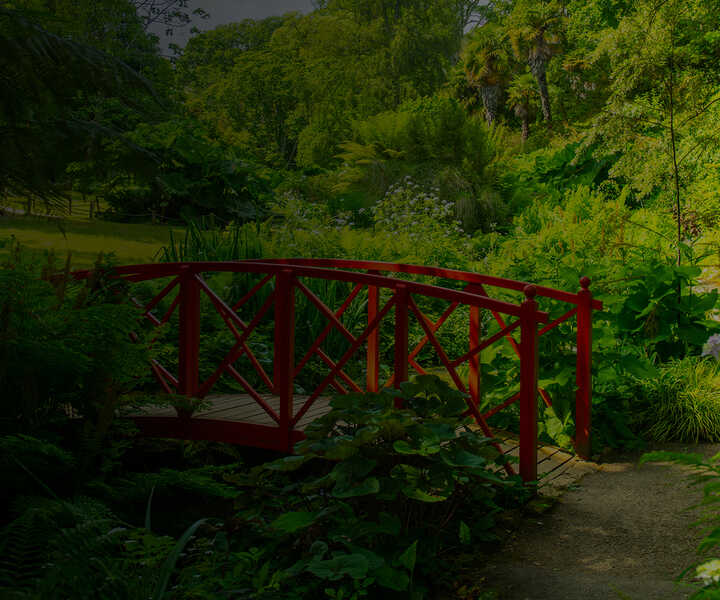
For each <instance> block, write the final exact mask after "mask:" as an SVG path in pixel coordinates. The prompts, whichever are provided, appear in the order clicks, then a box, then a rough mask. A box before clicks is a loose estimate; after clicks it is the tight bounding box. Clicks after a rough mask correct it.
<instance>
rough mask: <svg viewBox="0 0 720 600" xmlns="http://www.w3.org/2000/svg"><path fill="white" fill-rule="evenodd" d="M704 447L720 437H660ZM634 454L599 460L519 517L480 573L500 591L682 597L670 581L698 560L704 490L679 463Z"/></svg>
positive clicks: (602, 597) (513, 599)
mask: <svg viewBox="0 0 720 600" xmlns="http://www.w3.org/2000/svg"><path fill="white" fill-rule="evenodd" d="M653 449H666V450H673V451H692V452H702V453H703V454H705V455H707V456H711V455H713V454H715V453H717V452H718V451H720V445H710V444H708V445H701V446H691V447H688V446H687V445H680V444H673V445H670V444H665V445H663V446H662V447H656V448H653ZM639 456H640V454H637V455H624V456H617V457H614V458H613V459H612V460H611V461H609V462H605V463H603V464H600V465H598V467H597V470H596V471H595V472H592V473H590V474H588V475H586V476H585V477H583V478H582V479H581V480H580V481H579V482H577V483H576V484H574V485H573V486H571V488H570V489H569V490H568V491H567V492H566V493H565V494H564V495H562V496H561V497H560V498H559V500H558V501H557V503H556V504H555V505H554V506H553V507H552V508H551V509H549V510H548V511H547V512H546V513H544V514H542V515H541V516H534V517H532V518H529V519H527V520H525V522H524V523H523V524H522V525H521V527H520V529H519V530H518V531H516V532H514V534H513V535H512V536H511V537H510V539H509V540H508V542H507V543H506V544H505V547H504V549H503V552H502V554H498V555H496V556H495V557H494V558H493V559H491V560H490V562H489V564H488V565H487V568H486V569H483V573H482V575H483V576H485V577H486V578H487V581H488V583H489V584H491V585H492V586H493V587H494V588H497V589H498V590H502V593H501V595H500V598H501V599H502V600H580V599H582V600H611V599H623V600H666V599H667V600H678V599H683V598H687V597H688V596H689V594H690V591H691V590H690V588H688V587H687V586H686V585H683V584H678V583H676V582H675V581H674V580H675V578H676V577H677V576H678V575H679V574H680V573H681V572H682V571H683V569H685V568H686V567H688V566H690V565H692V564H693V563H694V562H695V561H696V560H697V554H696V547H697V544H698V542H699V540H700V537H701V535H700V531H699V530H698V529H697V528H694V527H692V523H693V522H694V521H695V520H696V518H697V516H698V513H697V512H695V511H691V510H689V509H688V507H690V506H691V505H693V504H695V503H697V502H698V501H699V499H700V497H701V489H700V488H698V487H695V486H688V483H687V479H686V477H687V470H685V468H683V467H680V466H677V465H659V464H645V465H642V466H638V464H637V460H638V458H639Z"/></svg>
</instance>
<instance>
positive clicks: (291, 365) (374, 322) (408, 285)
mask: <svg viewBox="0 0 720 600" xmlns="http://www.w3.org/2000/svg"><path fill="white" fill-rule="evenodd" d="M358 271H362V272H358ZM212 272H230V273H249V274H255V275H258V276H260V277H261V280H260V281H259V283H257V284H255V285H253V286H252V288H251V289H250V291H248V292H247V293H246V294H245V296H243V298H242V300H241V301H240V302H238V303H237V304H236V305H235V306H232V307H231V306H229V305H228V304H226V303H225V301H224V300H223V299H222V298H221V297H220V296H218V295H217V293H216V292H214V291H213V290H212V289H211V288H210V286H209V285H208V283H207V282H206V281H205V280H204V279H203V277H202V274H203V273H212ZM90 273H91V272H90V271H77V272H75V273H74V276H75V277H76V278H78V279H82V278H85V277H88V276H89V275H90ZM115 273H116V276H117V277H120V278H122V279H123V280H125V281H128V282H141V281H149V280H153V279H163V278H168V277H172V278H173V279H172V281H170V282H169V283H168V284H166V285H164V286H163V288H162V290H161V291H160V292H159V293H158V294H157V295H156V296H155V297H154V298H153V299H152V300H151V301H150V302H149V303H147V304H144V305H143V304H141V303H139V302H137V304H138V305H139V306H141V307H142V311H143V312H142V314H143V317H145V318H147V319H148V320H150V321H151V322H152V323H153V324H154V325H160V324H162V323H166V322H167V321H168V319H169V318H170V316H171V314H172V313H173V311H174V310H175V308H177V309H178V311H179V325H180V330H179V351H178V373H177V377H174V376H173V375H172V373H170V371H169V370H168V369H166V368H165V367H163V366H162V365H161V364H160V363H159V362H157V361H153V364H152V371H153V373H154V375H155V376H156V378H157V379H158V380H159V381H160V383H161V385H162V386H163V388H164V389H165V390H166V391H169V390H172V388H173V387H174V388H175V389H176V390H177V391H178V393H180V394H183V395H186V396H191V397H202V396H205V395H206V394H208V393H209V392H210V391H211V389H212V387H213V386H214V385H215V383H216V382H217V381H218V379H219V378H220V377H221V376H222V375H223V374H227V375H229V376H231V377H232V378H234V379H235V380H236V381H237V382H238V383H240V385H242V386H243V388H244V389H245V390H246V391H247V392H248V394H249V395H250V397H251V398H252V399H253V400H254V401H255V402H256V403H257V404H258V406H259V407H260V408H261V409H262V411H264V412H265V413H267V414H268V415H269V416H270V417H271V419H272V422H274V423H276V424H277V427H266V426H260V425H251V424H237V425H238V428H237V429H236V431H237V432H241V434H242V436H243V439H237V437H235V438H233V436H232V434H231V431H235V430H233V429H232V428H231V427H229V426H228V425H227V423H226V422H223V423H222V424H220V422H213V421H211V420H207V419H205V420H202V419H191V418H190V415H189V414H184V415H179V416H180V417H181V421H182V425H181V426H180V425H173V424H172V422H171V420H168V419H167V418H164V419H165V420H164V421H163V423H164V424H163V425H158V422H157V419H156V424H155V425H153V427H159V429H156V432H164V433H165V434H168V433H170V434H174V435H177V436H179V437H203V438H204V439H221V440H223V441H235V442H239V443H243V442H245V443H252V444H254V445H260V446H263V447H273V448H278V449H285V450H289V449H290V448H291V447H292V444H293V443H294V442H295V441H297V440H298V439H300V438H301V437H302V432H301V431H299V430H298V429H297V427H296V426H297V425H298V422H299V421H300V419H301V418H302V417H303V416H304V415H305V414H306V412H307V410H308V409H309V408H310V407H311V406H312V404H313V403H314V402H315V400H316V399H317V398H318V397H320V395H321V394H323V393H324V392H325V390H326V389H327V387H328V386H332V387H334V388H335V390H336V391H337V392H339V393H346V392H347V391H348V390H350V391H353V390H359V389H362V386H359V385H358V384H357V383H356V382H355V381H353V380H352V378H351V377H350V376H349V375H348V374H347V373H346V372H345V371H344V367H345V365H346V364H348V362H349V361H350V359H351V358H352V357H353V355H354V354H355V353H356V352H357V350H358V349H359V348H360V347H361V346H363V345H364V344H367V354H366V361H365V363H366V376H365V385H364V388H365V389H366V390H367V391H378V390H379V389H380V381H379V371H380V362H379V356H380V337H379V326H380V323H381V322H382V321H383V319H385V318H386V317H387V315H389V314H390V312H393V313H394V323H395V324H394V369H393V375H392V377H391V378H390V379H389V380H388V381H387V382H386V385H394V386H395V387H398V386H399V385H400V383H402V382H403V381H406V380H407V379H408V376H409V373H408V371H409V367H413V368H414V369H415V370H416V371H418V372H420V373H422V372H424V370H423V368H422V366H421V365H420V364H419V363H418V362H417V356H418V354H419V352H420V350H421V349H422V348H423V347H424V346H425V345H427V344H430V346H431V347H432V348H433V349H434V350H435V352H436V353H437V355H438V357H439V359H440V362H441V364H442V365H443V366H444V367H445V368H446V369H447V371H448V373H449V374H450V377H451V378H452V379H453V381H454V382H455V384H456V385H457V387H458V388H459V389H461V390H463V391H465V392H467V393H468V394H469V399H468V409H467V411H466V414H468V415H471V416H472V417H473V418H474V419H475V421H476V422H477V423H478V425H479V426H480V427H481V428H482V430H483V431H484V432H485V433H486V434H487V435H489V436H491V435H492V432H491V431H490V428H489V426H488V425H487V419H488V418H489V417H490V416H491V415H492V414H494V413H495V412H496V411H497V410H499V409H497V408H496V409H493V410H490V411H488V412H486V413H484V414H483V413H481V412H480V409H479V400H480V368H479V354H480V352H481V351H482V350H483V349H484V348H486V347H488V346H489V345H491V344H493V343H495V342H497V341H500V340H502V339H503V338H504V339H507V340H508V341H509V342H510V344H511V345H512V347H513V349H514V350H515V352H516V353H517V355H518V357H519V358H520V392H519V393H518V394H515V395H514V396H513V397H511V398H509V399H508V400H507V401H506V402H505V403H503V404H502V405H501V407H503V408H504V407H506V406H509V405H510V404H512V403H514V402H515V401H517V402H519V406H520V474H521V476H522V478H523V479H524V480H525V481H532V480H535V479H536V478H537V464H536V446H537V404H536V402H537V396H538V392H539V393H540V395H541V396H542V397H543V399H544V400H545V401H546V402H548V403H549V401H550V399H549V396H548V395H547V393H546V392H545V391H544V390H542V389H539V388H538V386H537V380H538V367H537V365H538V351H537V343H538V338H539V337H540V336H541V335H543V334H544V333H546V332H547V331H549V330H550V329H552V328H555V327H557V326H558V325H559V324H560V323H561V322H563V321H565V320H568V319H570V318H571V317H573V316H577V376H576V378H577V394H576V431H577V433H576V440H575V443H576V449H577V451H578V453H579V454H580V455H582V456H585V457H587V456H588V454H589V452H590V396H591V376H590V367H591V343H592V338H591V331H592V329H591V328H592V311H593V310H598V309H601V308H602V303H600V302H598V301H597V300H594V299H593V298H592V295H591V293H590V291H589V284H590V281H589V279H587V278H583V279H582V280H581V286H582V289H581V290H580V292H578V293H577V294H573V293H570V292H565V291H561V290H555V289H552V288H547V287H542V286H534V285H531V284H527V283H524V282H518V281H512V280H508V279H502V278H498V277H490V276H486V275H480V274H477V273H468V272H464V271H458V270H455V269H443V268H438V267H426V266H419V265H405V264H394V263H385V262H376V261H355V260H335V259H304V258H293V259H259V260H245V261H232V262H184V263H162V264H146V265H130V266H122V267H118V268H116V269H115ZM395 273H403V274H407V275H420V276H430V277H435V278H442V279H449V280H455V281H461V282H465V283H466V284H467V285H466V286H465V289H463V290H456V289H449V288H446V287H441V286H438V285H431V284H427V283H419V282H417V281H411V280H406V279H398V278H394V277H391V276H389V275H392V274H395ZM301 278H302V279H323V280H333V281H341V282H347V283H351V284H353V289H352V292H351V293H350V295H349V296H348V298H347V299H346V300H345V302H344V303H343V305H342V306H341V307H340V308H339V309H337V310H335V309H332V308H330V307H328V306H326V305H325V304H324V302H323V301H322V300H321V299H320V298H318V297H317V296H316V295H315V294H314V293H313V292H312V291H311V290H310V289H309V288H307V287H306V286H305V285H304V284H303V283H302V282H301V281H300V279H301ZM272 282H274V287H273V290H272V292H271V293H270V295H269V296H268V297H267V298H266V299H265V300H264V302H263V303H262V306H261V307H260V309H259V310H258V312H257V313H256V314H255V315H254V317H253V318H252V319H251V321H250V322H248V323H246V322H245V321H243V320H242V319H241V318H240V316H239V314H237V312H236V311H237V310H239V308H240V307H241V306H242V305H245V303H246V302H247V301H248V300H249V299H250V298H252V297H253V296H254V295H255V294H257V293H258V292H259V291H260V290H261V289H263V288H264V287H265V285H267V284H270V283H272ZM484 286H491V287H500V288H504V289H509V290H515V291H522V292H524V294H525V299H524V300H523V301H522V302H521V303H519V304H515V303H512V302H507V301H503V300H498V299H495V298H491V297H489V296H488V295H487V293H486V291H485V287H484ZM363 288H367V325H366V327H365V328H364V330H363V332H362V333H361V334H360V335H358V336H355V335H353V334H352V333H351V332H350V331H349V330H348V329H346V328H345V326H344V325H343V323H342V321H341V317H342V315H343V313H344V312H345V310H346V308H347V307H348V306H349V305H350V304H351V303H352V301H353V300H354V298H355V297H356V296H357V295H358V293H359V292H360V291H362V289H363ZM381 289H385V290H387V291H389V292H390V298H389V300H387V301H386V302H385V304H384V305H381V302H380V293H379V292H380V290H381ZM175 290H177V291H176V294H177V295H176V296H175V298H174V300H173V301H172V303H171V304H170V307H169V308H168V309H167V311H166V312H165V314H164V315H163V316H162V319H159V318H158V317H156V316H155V315H153V314H152V311H153V310H154V309H155V308H156V307H157V306H158V305H159V303H160V302H161V301H162V300H163V299H164V298H166V297H168V296H169V297H170V298H172V296H171V293H172V292H173V291H175ZM297 291H299V292H300V294H301V295H303V296H304V297H306V298H307V299H308V300H309V301H310V302H311V303H312V304H313V305H314V306H315V307H316V308H318V311H319V312H320V314H321V315H323V316H324V317H325V318H326V319H327V320H328V324H327V326H326V327H325V328H324V330H323V332H322V333H321V334H320V336H319V337H318V338H317V339H316V340H315V341H314V342H313V343H312V345H311V346H310V349H309V350H308V351H307V353H306V354H305V356H304V357H303V359H302V360H301V361H300V362H299V363H298V364H297V365H296V364H295V341H296V340H295V314H294V312H295V303H296V300H295V296H296V292H297ZM203 294H205V295H206V296H208V298H209V299H210V301H211V304H212V306H213V307H214V308H215V310H216V311H217V312H218V313H219V314H220V316H221V317H222V319H223V321H224V322H225V324H226V325H227V326H228V328H229V329H230V331H231V332H232V334H233V336H234V337H235V345H234V346H233V347H232V349H231V350H230V351H229V352H228V354H227V355H226V356H225V358H224V359H223V360H222V361H221V363H220V365H219V366H218V367H217V368H216V369H215V371H214V372H213V374H212V375H211V376H210V377H209V378H208V379H206V380H205V381H201V380H200V364H199V361H200V358H199V346H200V339H201V329H200V316H201V315H200V312H201V297H202V295H203ZM384 296H387V294H385V295H384ZM413 296H425V297H429V298H435V299H440V300H444V301H446V302H449V303H450V305H449V307H448V309H447V310H445V311H444V312H443V314H442V316H441V317H440V318H439V319H438V320H437V321H435V322H433V321H431V320H430V319H429V318H428V317H426V316H425V315H424V314H423V313H422V312H421V310H420V308H419V306H418V304H417V303H416V302H415V300H414V299H413ZM537 296H540V297H547V298H552V299H555V300H559V301H563V302H567V303H569V304H571V305H572V306H573V308H572V309H571V310H569V311H568V312H567V313H566V314H565V315H563V316H562V317H560V318H559V319H555V320H554V321H553V322H552V323H550V324H549V325H547V326H545V327H544V328H543V329H542V330H538V324H540V323H548V321H549V317H548V314H547V313H546V312H543V311H541V310H539V309H538V304H537V301H536V297H537ZM168 300H169V298H168ZM459 306H468V307H469V313H470V319H469V325H468V340H469V348H468V352H466V353H464V354H463V355H462V356H461V357H459V358H451V357H449V356H448V355H447V354H446V352H445V350H444V349H443V347H442V344H441V343H440V342H439V340H438V339H437V337H436V335H435V334H436V332H437V331H438V329H439V328H440V327H441V326H442V324H443V323H444V322H445V320H446V319H447V318H448V317H449V316H450V315H451V314H452V313H453V312H454V311H455V309H456V308H458V307H459ZM273 307H274V317H273V318H274V352H273V373H272V378H270V377H269V376H268V375H267V374H266V373H265V371H264V369H263V367H262V366H261V364H260V362H259V361H258V360H257V358H256V357H255V356H254V355H253V352H252V350H251V348H250V346H249V345H248V343H247V340H248V338H249V337H250V336H251V335H252V333H253V331H254V330H255V328H256V327H257V326H258V324H259V323H260V321H261V320H262V319H263V318H264V316H265V315H266V314H267V313H268V312H269V311H270V308H273ZM482 310H488V311H490V312H491V313H492V315H493V316H494V317H495V319H496V320H497V322H498V324H499V325H500V331H499V332H498V333H496V334H495V335H493V336H490V337H489V338H487V339H485V340H482V339H481V328H480V312H481V311H482ZM411 317H412V318H414V319H416V320H417V321H418V322H419V323H420V325H421V327H422V329H423V331H424V334H425V335H424V337H423V339H422V340H421V342H420V343H419V344H418V345H417V346H416V347H415V348H414V349H412V348H410V345H409V320H410V318H411ZM507 317H511V318H514V319H516V320H515V321H513V322H511V323H509V324H508V323H506V322H505V318H507ZM332 329H336V330H337V331H339V332H340V333H341V335H343V336H344V337H345V338H346V339H347V340H348V342H349V344H350V347H349V349H348V350H347V351H346V352H345V353H344V354H343V356H342V357H340V358H339V359H334V358H332V357H330V356H328V355H327V354H326V353H325V352H324V351H323V349H322V347H321V346H322V342H323V340H324V339H325V337H326V336H327V335H328V333H329V332H330V331H331V330H332ZM514 329H519V330H520V341H519V343H518V342H517V341H516V340H515V339H514V338H513V333H512V332H513V330H514ZM242 355H245V356H247V358H248V359H249V360H250V363H251V365H252V367H253V368H254V369H255V370H256V371H257V372H258V375H259V376H260V380H261V381H263V382H264V383H265V385H266V386H267V387H268V388H269V391H270V393H271V394H272V395H274V396H275V397H276V398H277V399H278V403H279V404H278V405H279V408H278V409H277V411H276V409H274V408H273V407H271V406H270V405H269V404H268V402H266V400H265V399H264V398H263V397H262V396H261V394H260V393H259V392H258V391H257V390H256V389H254V388H253V386H252V385H250V383H249V382H248V380H247V379H245V377H244V376H243V375H242V373H240V372H238V370H237V369H236V368H235V366H234V363H235V361H237V360H238V358H239V357H241V356H242ZM312 356H318V357H319V358H320V359H321V360H322V361H323V362H324V363H325V364H326V365H327V367H328V369H329V373H328V375H327V376H326V377H325V378H324V379H323V381H322V383H321V384H320V385H319V386H318V387H317V388H316V389H315V390H314V391H312V393H311V394H310V396H309V397H308V398H307V400H306V401H305V402H304V404H303V406H302V407H300V408H299V409H298V410H295V408H294V405H293V395H294V390H293V388H294V379H295V377H296V375H297V374H298V373H299V372H300V371H301V370H302V368H303V367H304V365H305V364H306V363H307V361H308V360H309V359H310V358H311V357H312ZM464 362H467V363H468V372H469V375H468V385H467V386H465V383H464V382H463V381H462V380H461V378H460V377H459V376H458V374H457V372H456V367H458V366H459V365H460V364H462V363H464ZM397 404H398V405H400V401H399V400H398V401H397ZM240 425H243V427H244V428H240ZM151 429H152V427H151ZM213 431H214V432H216V433H213Z"/></svg>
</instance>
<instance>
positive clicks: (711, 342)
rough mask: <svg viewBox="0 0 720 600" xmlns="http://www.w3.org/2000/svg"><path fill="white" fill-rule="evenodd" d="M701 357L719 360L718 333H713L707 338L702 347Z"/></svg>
mask: <svg viewBox="0 0 720 600" xmlns="http://www.w3.org/2000/svg"><path fill="white" fill-rule="evenodd" d="M702 355H703V356H712V357H714V358H715V359H716V360H718V358H720V333H715V334H713V335H711V336H710V337H709V338H708V340H707V342H705V346H703V351H702Z"/></svg>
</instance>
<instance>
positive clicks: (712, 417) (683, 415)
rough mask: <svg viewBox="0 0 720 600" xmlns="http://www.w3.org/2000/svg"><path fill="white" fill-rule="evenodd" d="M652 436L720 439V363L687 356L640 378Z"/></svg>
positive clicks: (678, 439) (672, 438)
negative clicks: (651, 374)
mask: <svg viewBox="0 0 720 600" xmlns="http://www.w3.org/2000/svg"><path fill="white" fill-rule="evenodd" d="M641 390H642V395H643V396H644V400H645V401H646V402H647V408H646V411H645V422H646V427H647V436H648V438H649V439H652V440H655V441H660V442H665V441H681V442H700V441H707V442H718V441H720V363H717V362H715V361H714V360H712V359H708V358H697V357H688V358H684V359H682V360H676V361H672V362H670V363H668V364H667V365H666V366H664V367H663V368H662V369H661V371H660V376H659V377H657V378H655V379H647V380H643V381H642V382H641Z"/></svg>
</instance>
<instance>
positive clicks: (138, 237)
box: [0, 216, 178, 267]
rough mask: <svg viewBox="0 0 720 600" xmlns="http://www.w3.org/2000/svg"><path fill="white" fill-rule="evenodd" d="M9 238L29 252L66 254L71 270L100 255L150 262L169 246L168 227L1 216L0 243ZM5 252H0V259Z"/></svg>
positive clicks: (121, 260)
mask: <svg viewBox="0 0 720 600" xmlns="http://www.w3.org/2000/svg"><path fill="white" fill-rule="evenodd" d="M177 229H178V228H176V231H177ZM11 236H15V238H17V240H18V241H19V242H20V243H21V244H23V245H24V246H27V247H28V248H32V249H35V250H40V251H44V250H55V252H56V253H58V255H60V256H62V257H64V256H65V255H66V253H67V252H68V251H69V252H71V253H72V257H73V258H72V264H73V266H74V267H86V266H90V265H92V264H93V263H94V262H95V259H96V258H97V256H98V254H99V253H100V252H103V253H105V254H108V253H111V252H112V253H114V254H115V256H116V257H117V259H118V261H119V262H120V263H121V264H135V263H144V262H150V261H152V259H153V257H154V256H155V254H156V252H157V251H158V250H159V249H160V248H161V247H162V246H163V245H165V244H167V243H168V241H169V239H170V227H169V226H167V225H145V224H142V225H135V224H127V223H112V222H109V221H101V220H92V221H91V220H89V219H87V217H84V218H78V216H73V217H70V218H63V219H59V218H46V217H39V216H32V217H26V216H12V217H7V216H5V217H2V216H0V240H1V239H7V238H9V237H11ZM6 252H7V249H3V248H0V255H2V254H3V253H6Z"/></svg>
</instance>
